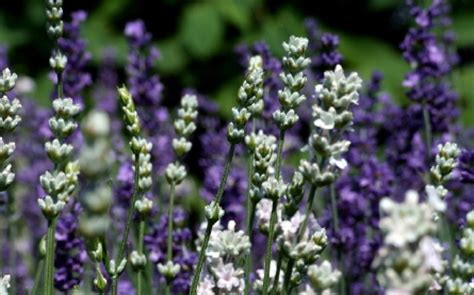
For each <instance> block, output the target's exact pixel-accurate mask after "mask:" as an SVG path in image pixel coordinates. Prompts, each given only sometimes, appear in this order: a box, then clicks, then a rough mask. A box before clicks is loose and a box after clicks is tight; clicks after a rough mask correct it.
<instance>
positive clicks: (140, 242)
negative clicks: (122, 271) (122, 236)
mask: <svg viewBox="0 0 474 295" xmlns="http://www.w3.org/2000/svg"><path fill="white" fill-rule="evenodd" d="M144 238H145V220H143V218H140V224H139V225H138V253H140V254H144V247H143V239H144ZM142 292H143V269H139V270H138V273H137V294H139V295H141V294H142Z"/></svg>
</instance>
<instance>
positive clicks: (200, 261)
mask: <svg viewBox="0 0 474 295" xmlns="http://www.w3.org/2000/svg"><path fill="white" fill-rule="evenodd" d="M212 226H213V224H211V223H208V224H207V227H206V234H205V236H204V241H203V242H202V245H201V251H200V252H199V259H198V264H197V267H196V272H195V273H194V277H193V281H192V283H191V290H190V293H189V294H191V295H196V294H197V287H198V284H199V277H200V275H201V271H202V267H203V265H204V259H205V255H204V254H205V251H202V249H203V248H207V246H208V244H209V239H210V238H211V232H212Z"/></svg>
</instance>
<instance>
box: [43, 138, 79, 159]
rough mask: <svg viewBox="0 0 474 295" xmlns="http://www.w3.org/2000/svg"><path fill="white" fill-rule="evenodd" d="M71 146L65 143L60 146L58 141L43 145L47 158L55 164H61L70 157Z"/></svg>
mask: <svg viewBox="0 0 474 295" xmlns="http://www.w3.org/2000/svg"><path fill="white" fill-rule="evenodd" d="M73 149H74V148H73V146H72V145H70V144H67V143H64V144H61V143H60V142H59V140H58V139H54V140H53V141H52V142H51V141H48V142H46V144H45V150H46V153H47V154H48V158H49V159H50V160H51V161H52V162H53V163H55V164H62V163H64V162H66V161H67V160H69V158H70V157H71V154H72V151H73Z"/></svg>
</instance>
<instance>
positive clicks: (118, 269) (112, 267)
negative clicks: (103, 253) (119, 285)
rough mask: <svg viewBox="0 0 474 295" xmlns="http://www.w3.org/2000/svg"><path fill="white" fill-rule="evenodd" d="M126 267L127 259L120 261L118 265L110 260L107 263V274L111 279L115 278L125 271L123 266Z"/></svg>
mask: <svg viewBox="0 0 474 295" xmlns="http://www.w3.org/2000/svg"><path fill="white" fill-rule="evenodd" d="M126 265H127V259H125V258H124V259H122V261H120V264H119V265H117V264H116V262H115V260H114V259H111V260H110V261H109V265H108V266H107V267H106V268H107V273H108V274H109V276H110V277H111V278H112V279H115V278H117V277H118V276H120V274H121V273H122V272H123V271H124V270H125V266H126Z"/></svg>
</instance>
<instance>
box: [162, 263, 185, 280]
mask: <svg viewBox="0 0 474 295" xmlns="http://www.w3.org/2000/svg"><path fill="white" fill-rule="evenodd" d="M157 268H158V271H159V272H160V273H161V274H162V275H163V276H164V277H165V279H166V281H167V282H172V281H173V280H174V278H175V277H176V275H177V274H178V273H179V271H180V270H181V266H180V265H179V264H174V263H173V262H172V261H168V262H166V264H162V263H158V265H157Z"/></svg>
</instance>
